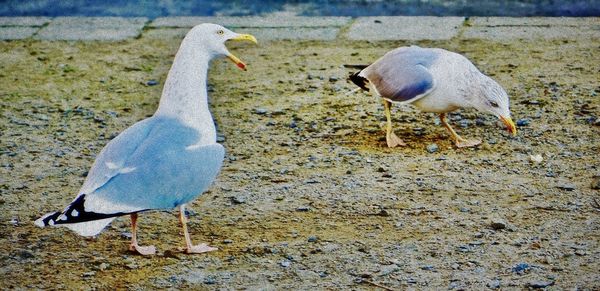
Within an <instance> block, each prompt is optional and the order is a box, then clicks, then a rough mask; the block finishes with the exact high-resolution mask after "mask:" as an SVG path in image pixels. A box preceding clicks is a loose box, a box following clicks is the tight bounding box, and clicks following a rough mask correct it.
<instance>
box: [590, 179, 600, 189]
mask: <svg viewBox="0 0 600 291" xmlns="http://www.w3.org/2000/svg"><path fill="white" fill-rule="evenodd" d="M591 187H592V189H595V190H600V176H595V177H593V178H592V185H591Z"/></svg>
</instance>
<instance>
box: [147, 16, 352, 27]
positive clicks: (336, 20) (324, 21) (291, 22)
mask: <svg viewBox="0 0 600 291" xmlns="http://www.w3.org/2000/svg"><path fill="white" fill-rule="evenodd" d="M350 20H351V18H350V17H303V16H285V17H284V16H268V17H259V16H248V17H224V16H215V17H194V16H189V17H188V16H186V17H159V18H157V19H155V20H154V21H152V22H151V23H150V24H149V26H150V27H192V26H195V25H198V24H201V23H206V22H209V23H218V24H221V25H223V26H226V27H232V28H240V27H330V26H333V27H342V26H344V25H346V24H348V23H349V22H350Z"/></svg>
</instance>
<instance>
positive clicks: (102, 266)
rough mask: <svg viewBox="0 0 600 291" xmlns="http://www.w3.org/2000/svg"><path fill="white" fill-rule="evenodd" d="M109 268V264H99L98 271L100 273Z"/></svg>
mask: <svg viewBox="0 0 600 291" xmlns="http://www.w3.org/2000/svg"><path fill="white" fill-rule="evenodd" d="M109 267H110V264H108V263H102V264H100V265H99V266H98V269H99V270H100V271H104V270H106V269H108V268H109Z"/></svg>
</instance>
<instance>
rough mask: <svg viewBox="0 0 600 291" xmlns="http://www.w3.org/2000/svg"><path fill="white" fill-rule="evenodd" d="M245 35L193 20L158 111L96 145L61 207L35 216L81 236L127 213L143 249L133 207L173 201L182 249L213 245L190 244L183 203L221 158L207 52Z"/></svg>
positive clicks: (147, 250) (148, 250)
mask: <svg viewBox="0 0 600 291" xmlns="http://www.w3.org/2000/svg"><path fill="white" fill-rule="evenodd" d="M230 39H231V40H249V41H252V42H254V43H256V39H255V38H254V36H252V35H249V34H237V33H234V32H232V31H230V30H227V29H225V28H224V27H222V26H219V25H215V24H201V25H198V26H196V27H194V28H192V29H191V30H190V31H189V32H188V33H187V35H186V36H185V38H184V39H183V41H182V43H181V46H180V48H179V51H178V52H177V55H176V56H175V60H174V61H173V66H172V67H171V70H170V71H169V74H168V76H167V79H166V81H165V86H164V89H163V93H162V97H161V99H160V104H159V106H158V110H157V111H156V113H155V114H154V115H153V116H152V117H150V118H147V119H145V120H142V121H140V122H138V123H136V124H134V125H133V126H131V127H129V128H127V129H126V130H125V131H124V132H122V133H121V134H119V135H118V136H117V137H115V138H114V139H113V140H112V141H110V142H109V143H108V144H107V145H106V147H104V149H103V150H102V151H101V152H100V154H99V155H98V157H97V158H96V161H95V162H94V164H93V166H92V168H91V169H90V171H89V174H88V176H87V178H86V180H85V182H84V184H83V187H81V190H79V195H77V197H76V198H75V200H73V202H71V204H69V205H68V206H67V207H66V208H65V209H64V210H63V211H62V212H53V213H49V214H46V215H44V216H43V217H42V218H40V219H38V220H36V221H35V224H36V225H38V226H40V227H44V226H47V225H52V226H64V227H67V228H69V229H71V230H73V231H75V232H76V233H78V234H80V235H82V236H94V235H97V234H98V233H100V232H101V231H102V229H104V227H105V226H106V225H108V224H109V223H110V222H111V221H112V220H113V219H114V218H115V217H117V216H121V215H130V216H131V227H132V232H131V245H130V250H132V251H136V252H138V253H140V254H142V255H150V254H154V253H155V252H156V249H155V248H154V246H145V247H144V246H140V245H139V244H138V241H137V236H136V234H137V218H138V213H139V212H142V211H147V210H153V209H170V208H173V207H179V219H180V221H181V224H182V225H183V233H184V236H185V242H186V246H187V248H186V252H187V253H203V252H208V251H213V250H216V248H213V247H210V246H208V245H207V244H200V245H192V243H191V239H190V236H189V233H188V230H187V224H186V223H187V219H186V216H185V205H186V204H187V203H189V202H191V201H192V200H194V199H195V198H196V197H198V196H199V195H200V194H202V192H204V191H205V190H206V189H207V188H208V187H209V186H210V185H211V183H212V181H213V180H214V179H215V177H216V176H217V174H218V172H219V170H220V169H221V165H222V163H223V157H224V149H223V146H221V145H220V144H218V143H216V132H215V125H214V123H213V119H212V116H211V114H210V111H209V109H208V102H207V91H206V75H207V72H208V66H209V62H210V60H211V59H213V58H214V57H217V56H227V57H229V58H230V59H231V60H232V61H233V62H234V63H235V64H236V65H237V66H238V67H240V68H241V69H245V67H246V65H245V64H244V63H243V62H242V61H240V60H239V59H238V58H237V57H235V56H234V55H232V54H231V53H229V51H228V50H227V48H226V47H225V44H224V43H225V41H226V40H230Z"/></svg>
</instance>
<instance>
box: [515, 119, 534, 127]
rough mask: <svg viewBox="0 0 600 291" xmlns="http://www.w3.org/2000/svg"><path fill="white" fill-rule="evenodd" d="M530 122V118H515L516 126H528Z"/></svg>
mask: <svg viewBox="0 0 600 291" xmlns="http://www.w3.org/2000/svg"><path fill="white" fill-rule="evenodd" d="M530 123H531V120H529V119H527V118H523V119H519V120H517V126H528V125H529V124H530Z"/></svg>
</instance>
